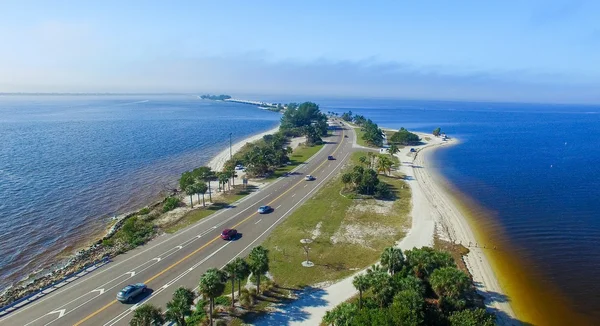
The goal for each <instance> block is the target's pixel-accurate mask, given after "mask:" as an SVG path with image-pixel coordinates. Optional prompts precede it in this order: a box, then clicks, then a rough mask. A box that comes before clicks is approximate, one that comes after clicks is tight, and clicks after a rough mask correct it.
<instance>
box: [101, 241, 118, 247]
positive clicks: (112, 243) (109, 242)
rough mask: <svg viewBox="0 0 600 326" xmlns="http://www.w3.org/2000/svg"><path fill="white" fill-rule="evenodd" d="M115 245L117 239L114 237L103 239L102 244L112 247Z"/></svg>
mask: <svg viewBox="0 0 600 326" xmlns="http://www.w3.org/2000/svg"><path fill="white" fill-rule="evenodd" d="M114 245H115V240H113V239H104V240H102V246H104V247H112V246H114Z"/></svg>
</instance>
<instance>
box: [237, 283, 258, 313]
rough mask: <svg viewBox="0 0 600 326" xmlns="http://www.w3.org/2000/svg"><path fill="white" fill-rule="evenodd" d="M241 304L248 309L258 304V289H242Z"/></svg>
mask: <svg viewBox="0 0 600 326" xmlns="http://www.w3.org/2000/svg"><path fill="white" fill-rule="evenodd" d="M240 304H241V305H242V306H244V308H246V309H248V308H250V307H252V306H254V305H255V304H256V289H254V288H253V289H250V290H248V289H242V294H241V295H240Z"/></svg>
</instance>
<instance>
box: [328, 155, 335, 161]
mask: <svg viewBox="0 0 600 326" xmlns="http://www.w3.org/2000/svg"><path fill="white" fill-rule="evenodd" d="M327 159H328V160H330V161H332V160H335V158H333V156H331V155H329V156H327Z"/></svg>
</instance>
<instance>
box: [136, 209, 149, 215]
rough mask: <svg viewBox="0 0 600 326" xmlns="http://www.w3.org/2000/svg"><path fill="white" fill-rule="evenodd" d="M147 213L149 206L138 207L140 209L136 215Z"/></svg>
mask: <svg viewBox="0 0 600 326" xmlns="http://www.w3.org/2000/svg"><path fill="white" fill-rule="evenodd" d="M148 213H150V208H148V207H144V208H142V209H140V211H139V212H138V215H146V214H148Z"/></svg>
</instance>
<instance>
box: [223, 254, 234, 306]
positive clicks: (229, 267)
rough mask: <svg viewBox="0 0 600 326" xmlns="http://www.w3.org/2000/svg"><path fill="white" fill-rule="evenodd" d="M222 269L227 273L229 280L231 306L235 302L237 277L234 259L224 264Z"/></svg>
mask: <svg viewBox="0 0 600 326" xmlns="http://www.w3.org/2000/svg"><path fill="white" fill-rule="evenodd" d="M223 270H224V271H225V272H226V273H227V277H228V278H229V279H230V280H231V308H233V307H234V302H235V280H236V277H237V276H236V273H237V266H236V264H235V261H231V262H229V264H227V265H225V267H224V268H223Z"/></svg>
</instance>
